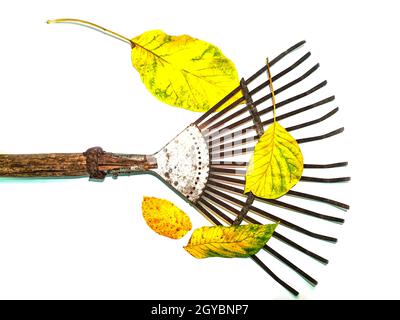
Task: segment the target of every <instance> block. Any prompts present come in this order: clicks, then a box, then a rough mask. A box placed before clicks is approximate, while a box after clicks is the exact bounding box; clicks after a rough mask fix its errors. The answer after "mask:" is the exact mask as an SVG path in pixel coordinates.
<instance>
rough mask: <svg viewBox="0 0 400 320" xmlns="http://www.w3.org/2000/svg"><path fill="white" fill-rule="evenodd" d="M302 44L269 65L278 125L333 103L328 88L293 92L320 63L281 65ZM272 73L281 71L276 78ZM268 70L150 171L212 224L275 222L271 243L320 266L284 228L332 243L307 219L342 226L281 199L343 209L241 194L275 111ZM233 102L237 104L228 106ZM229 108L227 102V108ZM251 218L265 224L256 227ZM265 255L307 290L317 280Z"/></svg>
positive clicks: (169, 148) (304, 58)
mask: <svg viewBox="0 0 400 320" xmlns="http://www.w3.org/2000/svg"><path fill="white" fill-rule="evenodd" d="M304 43H305V41H302V42H299V43H297V44H296V45H294V46H292V47H291V48H289V49H288V50H286V51H285V52H283V53H281V54H280V55H278V56H277V57H276V58H275V59H273V60H271V62H270V63H269V65H270V67H271V70H273V71H274V72H273V74H274V76H273V77H272V80H273V81H274V83H276V84H280V85H279V86H278V85H277V86H276V88H275V91H274V92H275V95H276V96H277V99H279V97H281V96H284V98H283V99H280V100H278V102H277V103H276V109H277V116H276V119H277V120H279V121H280V120H284V119H287V118H292V117H293V118H294V119H296V117H297V118H300V117H299V116H300V115H304V114H307V115H308V114H310V113H309V112H308V113H307V111H309V110H314V109H317V108H322V107H324V106H327V107H329V105H330V103H332V102H333V101H334V99H335V97H334V96H329V97H327V98H322V99H321V98H319V97H318V94H319V92H320V91H319V90H320V89H322V88H323V87H325V86H326V84H327V82H326V81H322V82H320V83H318V84H316V85H313V86H311V87H310V88H309V89H307V90H305V91H301V92H298V91H299V90H298V89H297V88H298V87H299V86H298V85H299V84H300V83H304V82H307V81H305V80H306V79H309V78H312V75H313V74H314V72H315V71H316V70H317V69H318V68H319V64H316V65H313V66H312V67H307V62H308V58H309V57H310V55H311V54H310V52H306V53H305V54H303V55H301V56H300V58H298V59H297V60H295V61H294V62H293V61H292V62H291V63H290V64H289V65H287V64H286V65H285V62H286V60H289V59H284V58H285V57H287V56H288V55H289V54H290V53H292V52H293V51H295V50H297V49H299V48H300V47H302V45H303V44H304ZM275 69H276V70H279V71H275ZM304 69H305V71H304ZM266 71H267V66H264V67H263V68H261V69H260V70H258V71H257V72H256V73H255V74H254V75H252V76H251V77H250V78H248V79H246V80H245V79H242V80H241V81H240V85H239V86H238V87H237V88H235V89H234V90H233V91H232V92H231V93H229V94H228V95H227V96H226V97H225V98H224V99H222V100H221V101H220V102H219V103H217V104H216V105H215V106H214V107H213V108H211V109H210V110H209V111H208V112H207V113H205V114H203V115H202V116H201V117H200V118H199V119H198V120H197V121H195V122H194V123H193V124H191V125H190V126H188V127H187V128H186V129H185V130H184V131H183V132H182V133H180V134H179V135H178V136H177V137H176V138H175V139H173V140H172V141H171V142H170V143H169V144H167V145H166V146H165V147H164V148H163V149H162V150H161V151H160V152H158V153H157V154H155V155H154V158H155V160H156V162H157V164H158V166H157V168H155V169H152V171H153V172H154V173H156V174H157V175H158V176H159V177H161V178H162V180H164V182H166V183H167V184H168V185H169V186H171V187H172V188H173V189H174V190H175V191H177V193H178V194H180V195H181V196H183V197H184V198H185V199H186V200H187V201H188V202H189V203H190V204H191V205H192V206H193V207H194V208H196V210H198V211H199V212H200V213H201V214H202V215H204V216H205V217H206V218H207V219H208V220H210V221H211V222H212V223H213V224H215V225H221V224H228V225H238V224H241V223H243V222H245V223H255V224H261V223H265V222H266V221H273V222H279V223H280V226H282V228H279V229H281V230H279V232H275V233H274V235H273V238H275V239H277V240H279V241H280V242H281V243H282V244H284V245H285V246H288V247H291V248H294V249H295V250H296V251H298V252H300V253H301V254H304V255H306V256H308V257H311V258H313V259H314V260H316V261H319V262H321V263H323V264H326V263H328V260H327V259H326V258H323V257H322V256H320V255H319V254H317V253H314V252H313V251H312V250H309V249H307V248H305V247H304V246H303V245H301V244H300V243H298V240H296V241H295V240H292V239H291V238H290V237H289V236H286V235H285V233H286V230H289V229H290V230H292V231H294V232H295V233H298V234H299V235H301V236H304V237H311V238H315V239H318V240H322V241H327V242H332V243H334V242H336V241H337V239H336V238H334V237H331V236H327V235H323V234H320V233H316V232H314V231H311V230H310V229H312V227H311V226H312V223H313V220H312V219H321V220H324V221H326V222H328V223H329V222H330V223H332V222H333V223H343V222H344V219H342V218H340V217H336V216H330V215H325V214H321V213H318V212H315V211H313V210H309V209H306V208H303V207H300V206H297V205H293V204H290V203H289V202H287V199H289V198H293V197H297V198H301V199H306V200H313V201H317V202H320V203H324V204H328V205H332V206H335V207H337V208H339V209H342V210H347V209H349V206H348V205H346V204H344V203H341V202H339V201H335V200H332V199H328V198H325V197H322V196H318V195H314V194H310V193H305V192H301V191H294V190H290V191H289V192H288V193H287V194H286V195H284V196H282V197H281V198H279V199H262V198H258V197H256V196H254V195H253V194H252V193H248V194H244V186H245V174H246V167H247V164H248V162H247V160H248V158H249V157H250V153H251V152H252V151H253V150H254V146H255V144H256V143H257V141H258V139H259V138H260V137H261V135H262V134H263V132H264V128H265V127H266V126H268V125H269V124H271V123H272V122H273V117H272V110H273V106H272V104H271V105H270V103H271V93H270V92H269V91H267V89H268V87H269V80H268V77H267V76H266ZM299 72H300V74H299ZM257 82H258V84H257ZM281 83H283V84H281ZM265 88H266V89H265ZM293 90H297V92H296V94H293V93H290V91H293ZM285 94H286V96H285ZM238 95H239V98H237V99H236V100H233V98H234V97H235V98H236V97H238ZM230 101H233V102H231V103H230ZM227 103H229V104H228V106H227V107H225V108H224V109H222V110H221V111H219V112H216V111H217V110H218V109H219V108H220V107H221V106H223V105H226V104H227ZM296 104H301V107H298V108H296V109H294V110H292V111H285V109H287V108H288V107H290V106H291V105H296ZM337 111H338V107H331V108H330V110H329V111H328V112H327V113H326V114H324V115H323V116H321V117H318V118H312V115H309V117H311V119H309V120H307V121H305V122H301V123H297V124H295V125H292V126H288V127H286V130H287V131H289V132H294V131H296V134H297V132H298V131H299V130H300V129H303V128H306V127H310V126H313V125H316V124H319V123H321V122H323V121H325V120H327V119H328V118H330V117H331V116H333V115H334V114H335V113H336V112H337ZM343 130H344V128H339V129H336V130H334V131H331V132H328V133H322V134H320V135H317V136H311V137H305V138H298V139H297V142H298V143H299V144H304V143H309V142H313V141H318V140H323V139H327V138H329V137H332V136H335V135H337V134H339V133H341V132H343ZM346 165H347V162H337V163H330V164H304V169H329V168H337V167H344V166H346ZM306 171H307V170H306ZM349 180H350V178H349V177H338V178H319V177H311V176H302V178H301V180H300V181H301V182H300V183H299V185H300V186H299V188H301V184H302V183H303V182H320V183H337V182H345V181H349ZM265 204H267V205H269V206H268V208H269V209H268V210H266V209H264V208H263V207H265ZM274 207H279V208H284V209H287V210H289V211H291V212H292V213H293V215H292V216H295V215H296V214H297V213H299V214H302V215H304V216H308V217H311V218H312V219H311V220H310V223H309V224H307V227H302V226H300V225H298V224H295V223H293V222H291V221H292V219H293V218H292V217H290V218H285V219H284V218H282V217H280V216H278V215H276V214H272V213H271V212H270V211H272V212H273V210H274ZM255 215H258V216H260V217H262V218H263V219H264V220H263V221H260V220H256V219H255V218H254V216H255ZM309 228H310V229H309ZM299 238H301V237H298V236H296V239H299ZM299 242H300V241H299ZM263 249H264V250H265V251H267V252H268V253H269V254H270V255H271V256H273V257H274V258H276V259H278V260H279V261H280V262H282V263H283V264H285V265H286V266H288V267H289V268H291V269H292V270H293V271H294V272H296V273H297V274H299V275H300V276H301V277H303V278H304V279H305V280H307V281H308V282H309V283H310V284H312V285H316V284H317V280H315V279H314V278H313V277H312V276H310V275H309V274H308V273H306V272H305V271H303V270H302V269H301V268H299V267H298V266H297V265H295V264H294V263H293V262H292V261H290V260H289V259H287V258H285V257H284V256H283V255H281V254H280V253H279V252H278V251H276V250H274V249H273V248H272V247H271V245H270V244H268V245H265V246H264V248H263ZM251 259H252V260H253V261H255V262H256V263H257V264H258V265H259V266H260V267H261V268H262V269H263V270H265V271H266V272H267V273H268V274H269V275H270V276H271V277H272V278H273V279H275V280H276V281H277V282H278V283H280V284H281V285H282V286H284V287H285V288H286V289H287V290H289V291H290V292H291V293H293V294H295V295H297V294H298V291H297V290H295V289H294V288H293V287H292V286H290V285H289V284H287V283H286V282H285V281H283V280H282V279H281V278H280V277H278V276H277V275H276V274H275V273H274V272H273V271H272V270H271V269H270V268H269V267H267V265H266V264H265V263H264V262H263V261H261V259H260V258H258V257H257V256H256V255H254V256H252V257H251Z"/></svg>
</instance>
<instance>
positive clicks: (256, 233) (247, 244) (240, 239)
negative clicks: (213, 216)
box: [184, 224, 277, 259]
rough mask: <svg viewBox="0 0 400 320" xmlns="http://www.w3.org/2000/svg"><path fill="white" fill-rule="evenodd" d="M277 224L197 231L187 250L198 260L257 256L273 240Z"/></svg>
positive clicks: (204, 228)
mask: <svg viewBox="0 0 400 320" xmlns="http://www.w3.org/2000/svg"><path fill="white" fill-rule="evenodd" d="M276 227H277V224H268V225H258V224H248V225H243V226H230V227H224V226H217V227H202V228H199V229H196V230H195V231H194V232H193V234H192V236H191V238H190V240H189V243H188V244H187V246H186V247H184V248H185V250H186V251H187V252H189V253H190V254H191V255H192V256H193V257H195V258H198V259H203V258H209V257H223V258H245V257H248V256H251V255H253V254H256V253H257V252H258V251H259V250H260V249H261V248H262V247H263V246H264V245H265V244H266V243H267V241H268V240H269V239H270V238H271V236H272V234H273V233H274V230H275V228H276Z"/></svg>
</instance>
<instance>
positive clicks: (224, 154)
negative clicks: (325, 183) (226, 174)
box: [210, 128, 344, 160]
mask: <svg viewBox="0 0 400 320" xmlns="http://www.w3.org/2000/svg"><path fill="white" fill-rule="evenodd" d="M343 131H344V128H339V129H336V130H333V131H331V132H328V133H326V134H323V135H320V136H314V137H308V138H301V139H297V140H296V141H297V143H299V144H301V143H306V142H313V141H319V140H323V139H327V138H330V137H333V136H336V135H338V134H340V133H342V132H343ZM253 150H254V147H249V148H239V149H231V150H229V151H225V152H217V153H212V154H210V157H211V159H212V160H213V159H220V158H225V157H232V156H239V155H243V154H246V153H249V152H251V151H253Z"/></svg>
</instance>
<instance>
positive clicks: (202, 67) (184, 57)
mask: <svg viewBox="0 0 400 320" xmlns="http://www.w3.org/2000/svg"><path fill="white" fill-rule="evenodd" d="M132 43H133V48H132V64H133V66H134V67H135V68H136V70H137V71H138V72H139V74H140V76H141V78H142V81H143V82H144V84H145V86H146V87H147V89H148V90H149V91H150V92H151V93H152V94H153V95H154V96H155V97H157V98H158V99H159V100H161V101H163V102H165V103H167V104H169V105H172V106H177V107H181V108H185V109H188V110H192V111H200V112H204V111H207V110H208V109H210V108H211V107H212V106H213V105H215V104H216V103H217V102H218V101H219V100H221V99H222V98H223V97H224V96H226V95H227V94H228V93H229V92H230V91H232V90H233V89H234V88H236V87H237V86H238V84H239V78H238V74H237V71H236V68H235V65H234V64H233V63H232V61H230V60H229V59H228V58H226V57H225V56H224V55H223V54H222V52H221V51H220V50H219V49H218V48H217V47H216V46H214V45H212V44H210V43H207V42H205V41H202V40H199V39H195V38H192V37H190V36H188V35H181V36H169V35H167V34H165V33H164V32H162V31H160V30H153V31H147V32H145V33H143V34H142V35H140V36H138V37H136V38H133V39H132Z"/></svg>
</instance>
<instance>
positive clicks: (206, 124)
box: [200, 63, 319, 131]
mask: <svg viewBox="0 0 400 320" xmlns="http://www.w3.org/2000/svg"><path fill="white" fill-rule="evenodd" d="M318 68H319V64H318V63H317V64H316V65H315V66H313V67H312V68H311V69H309V70H308V71H307V72H306V73H304V74H303V75H301V76H300V77H298V78H296V79H294V80H293V81H291V82H289V83H287V84H285V85H284V86H282V87H280V88H278V89H276V90H275V91H274V94H275V95H278V94H279V93H281V92H283V91H285V90H287V89H289V88H291V87H293V86H295V85H296V84H298V83H300V82H301V81H303V80H304V79H306V78H307V77H309V76H310V75H311V74H312V73H314V72H315V71H316V70H317V69H318ZM277 76H278V75H277ZM275 77H276V76H275ZM275 77H273V78H272V80H273V81H274V80H275V79H274V78H275ZM268 85H269V80H268V81H266V82H264V83H263V84H262V85H260V86H259V87H261V86H262V88H264V87H266V86H268ZM257 88H258V87H257ZM257 88H256V89H257ZM254 90H255V89H253V90H252V91H250V95H252V94H254ZM260 90H261V89H260ZM271 96H272V94H271V93H269V94H267V95H266V96H264V97H262V98H260V99H258V100H257V101H255V102H254V106H258V105H259V104H261V103H263V102H265V101H267V100H269V99H271ZM228 108H229V107H228ZM228 108H225V109H224V110H222V111H220V112H218V113H217V114H215V115H214V116H213V117H212V118H211V119H213V120H215V119H218V118H219V117H220V116H221V115H222V114H224V113H225V112H227V111H229V110H227V109H228ZM225 110H226V111H225ZM242 110H243V112H244V111H246V110H248V107H247V106H245V107H244V108H243V109H242ZM243 112H241V111H240V110H239V111H237V113H239V114H241V113H243ZM221 113H222V114H221ZM262 114H263V113H260V112H259V115H262ZM227 118H229V120H230V116H229V117H227ZM248 118H249V117H246V118H244V119H248ZM211 119H210V120H211ZM244 119H242V120H240V121H244ZM252 119H253V117H251V116H250V120H252ZM247 121H249V120H247ZM247 121H244V122H242V123H245V122H247ZM226 122H227V120H226V119H222V120H221V121H219V122H218V123H216V124H214V125H213V126H211V127H209V128H207V129H208V131H212V130H214V129H216V128H218V127H220V126H221V125H224V124H225V123H226ZM238 122H239V121H237V122H235V126H237V124H236V123H238ZM210 123H211V122H210V121H207V122H206V123H204V125H202V126H201V127H200V128H201V129H204V128H206V127H207V126H208V125H209V124H210ZM242 123H240V124H242ZM228 127H229V126H228Z"/></svg>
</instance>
